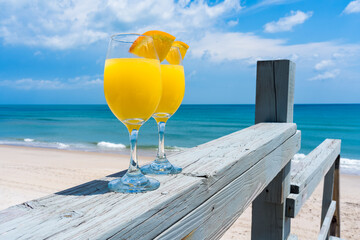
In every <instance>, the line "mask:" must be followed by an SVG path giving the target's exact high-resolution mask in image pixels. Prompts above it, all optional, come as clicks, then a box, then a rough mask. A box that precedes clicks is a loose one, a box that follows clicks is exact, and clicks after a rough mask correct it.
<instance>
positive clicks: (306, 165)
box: [291, 139, 341, 193]
mask: <svg viewBox="0 0 360 240" xmlns="http://www.w3.org/2000/svg"><path fill="white" fill-rule="evenodd" d="M340 147H341V140H338V139H326V140H325V141H323V142H322V143H321V144H320V145H319V146H318V147H316V148H315V149H314V150H313V151H311V152H310V153H309V154H308V155H307V156H306V157H305V158H304V159H302V160H301V161H300V162H299V163H298V164H296V167H295V168H294V169H292V175H293V177H292V180H291V193H300V192H301V191H302V190H303V189H304V188H305V187H306V186H307V185H308V184H309V183H310V182H314V181H313V179H314V178H317V179H319V180H320V179H321V178H322V177H323V176H324V175H325V173H326V172H327V171H328V170H329V168H330V167H331V165H332V164H333V162H334V161H335V159H336V157H337V156H338V155H339V154H340ZM315 182H316V181H315Z"/></svg>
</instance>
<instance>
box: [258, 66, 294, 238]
mask: <svg viewBox="0 0 360 240" xmlns="http://www.w3.org/2000/svg"><path fill="white" fill-rule="evenodd" d="M294 85H295V63H293V62H291V61H290V60H275V61H258V63H257V76H256V106H255V123H260V122H292V121H293V105H294ZM290 168H291V162H289V163H288V164H287V165H286V166H285V167H284V169H282V170H281V171H280V172H279V173H278V175H277V176H276V177H275V178H274V179H273V181H272V182H270V183H269V185H268V186H267V187H266V189H265V190H264V191H263V192H262V193H261V194H260V195H259V196H258V197H257V198H256V199H255V200H254V202H253V207H252V226H251V239H253V240H258V239H259V240H261V239H269V240H272V239H274V240H278V239H282V240H285V239H287V238H288V236H289V234H290V219H289V218H287V217H286V215H285V211H286V208H285V207H286V206H285V201H286V197H287V195H288V194H289V193H290Z"/></svg>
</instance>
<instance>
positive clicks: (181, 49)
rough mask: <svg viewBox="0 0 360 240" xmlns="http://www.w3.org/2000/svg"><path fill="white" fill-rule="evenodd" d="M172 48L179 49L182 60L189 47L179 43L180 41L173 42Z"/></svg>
mask: <svg viewBox="0 0 360 240" xmlns="http://www.w3.org/2000/svg"><path fill="white" fill-rule="evenodd" d="M173 46H174V47H178V48H179V49H180V53H181V57H182V59H183V60H184V57H185V54H186V52H187V50H188V49H189V45H187V44H186V43H184V42H181V41H175V42H174V43H173Z"/></svg>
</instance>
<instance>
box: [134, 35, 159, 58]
mask: <svg viewBox="0 0 360 240" xmlns="http://www.w3.org/2000/svg"><path fill="white" fill-rule="evenodd" d="M129 52H130V53H132V54H135V55H136V56H139V57H144V58H152V59H157V55H156V51H155V49H154V43H153V41H152V40H151V38H148V37H144V36H140V37H138V38H137V39H136V40H135V41H134V42H133V44H132V45H131V47H130V49H129Z"/></svg>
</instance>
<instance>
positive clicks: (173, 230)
mask: <svg viewBox="0 0 360 240" xmlns="http://www.w3.org/2000/svg"><path fill="white" fill-rule="evenodd" d="M300 140H301V134H300V132H299V131H298V132H297V134H296V135H294V136H292V137H291V138H289V139H288V140H286V141H285V142H284V144H282V145H281V146H279V147H278V148H276V149H275V150H274V151H273V152H271V153H270V154H269V155H267V156H265V157H264V158H263V159H261V160H260V161H259V162H258V163H256V164H255V165H254V166H252V167H251V168H250V169H249V170H247V171H246V172H244V173H243V174H242V175H241V176H239V177H238V178H236V179H235V180H234V181H232V182H231V183H230V184H228V185H227V186H226V187H224V188H223V189H222V190H220V191H219V192H217V193H216V194H215V195H214V196H212V197H211V198H209V199H208V200H207V201H205V202H204V203H203V204H201V205H200V206H199V207H197V208H195V209H194V210H193V211H191V212H190V213H189V214H187V215H186V216H185V217H184V218H182V219H181V220H180V221H178V222H177V223H175V224H174V225H173V226H172V227H170V228H169V229H167V230H166V231H165V232H163V233H162V234H160V235H159V236H158V237H157V238H156V239H181V238H183V237H184V236H187V235H188V237H187V239H220V238H221V236H222V235H223V234H224V233H225V232H226V230H227V229H228V228H229V227H230V226H231V225H232V224H233V223H234V222H235V221H236V219H237V218H238V217H239V216H240V215H241V214H242V212H243V211H244V210H245V209H246V208H247V207H248V206H249V205H250V204H251V202H252V201H253V200H254V199H255V197H256V196H257V195H258V194H259V193H260V192H261V191H262V190H263V189H264V188H265V187H266V186H267V185H268V183H269V182H270V181H271V180H272V179H273V178H274V177H275V176H276V175H277V173H278V172H279V171H280V169H282V168H283V167H284V166H285V165H286V164H287V163H288V162H289V161H290V159H291V158H292V156H293V155H294V154H295V153H296V152H297V151H298V150H299V148H300ZM265 172H266V174H264V173H265Z"/></svg>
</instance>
